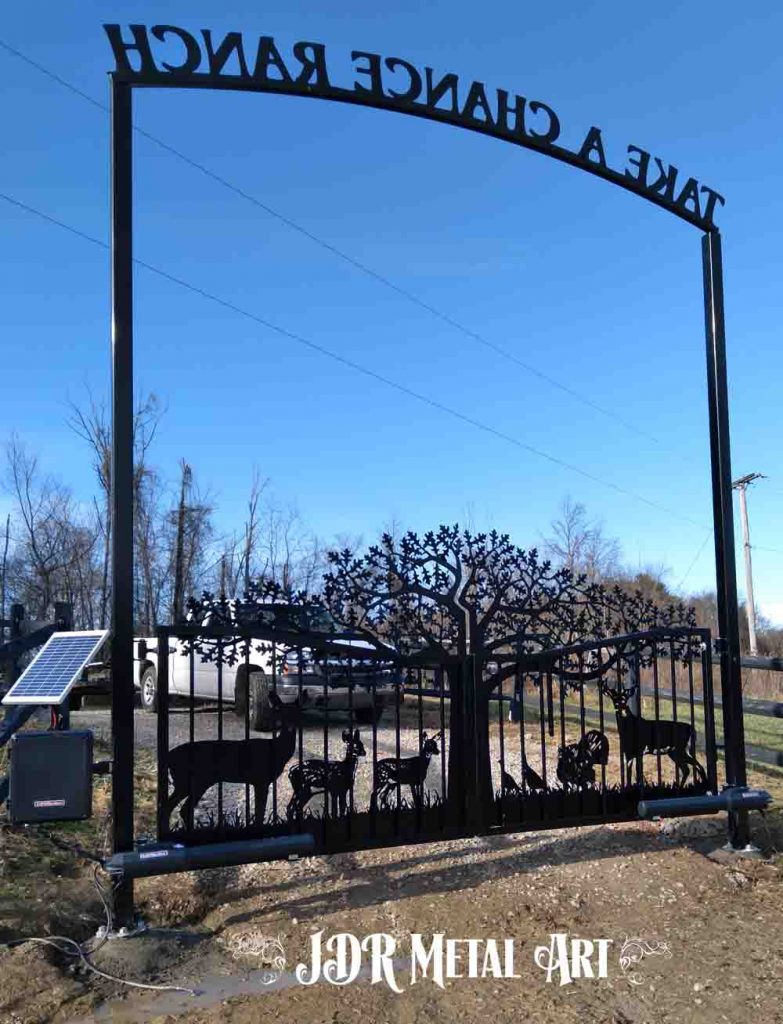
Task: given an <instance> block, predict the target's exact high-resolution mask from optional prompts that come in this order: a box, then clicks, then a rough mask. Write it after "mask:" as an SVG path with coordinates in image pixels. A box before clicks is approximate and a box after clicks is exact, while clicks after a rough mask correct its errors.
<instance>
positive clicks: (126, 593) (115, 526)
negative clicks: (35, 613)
mask: <svg viewBox="0 0 783 1024" xmlns="http://www.w3.org/2000/svg"><path fill="white" fill-rule="evenodd" d="M111 99H112V103H111V147H112V149H111V152H112V162H111V174H112V211H111V213H112V219H111V225H112V237H111V267H112V434H111V441H112V447H111V569H112V578H111V630H112V632H111V678H112V699H111V731H112V851H113V853H115V854H116V853H124V852H126V851H129V850H132V849H133V753H134V752H133V703H134V687H133V223H132V206H133V192H132V173H133V152H132V126H131V108H132V90H131V87H130V86H129V85H127V84H125V83H122V82H119V81H117V79H116V78H114V77H113V78H112V94H111ZM114 916H115V923H116V926H117V927H118V928H122V927H125V928H128V927H132V925H133V923H134V914H133V883H132V882H131V881H127V880H124V881H121V882H120V883H119V884H118V885H117V886H116V888H115V889H114Z"/></svg>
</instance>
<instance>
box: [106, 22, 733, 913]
mask: <svg viewBox="0 0 783 1024" xmlns="http://www.w3.org/2000/svg"><path fill="white" fill-rule="evenodd" d="M104 27H105V30H106V34H107V36H108V39H109V42H110V44H111V48H112V51H113V54H114V58H115V63H116V67H115V70H114V71H113V73H112V75H111V78H112V143H111V145H112V313H113V320H112V342H113V349H112V371H113V410H112V430H113V435H112V522H113V537H112V570H113V586H112V651H111V657H112V664H113V665H114V667H115V669H114V696H113V702H112V731H113V744H114V750H113V753H114V757H113V797H112V799H113V828H114V837H113V838H114V849H115V852H122V851H127V850H130V849H132V846H133V701H134V680H133V673H132V665H133V513H132V503H133V280H132V278H133V274H132V269H133V245H132V201H133V188H132V122H131V113H132V95H133V90H134V89H135V88H186V89H187V88H198V89H227V90H238V91H244V92H260V93H279V94H283V95H288V96H303V97H310V98H313V99H322V100H334V101H337V102H341V103H352V104H358V105H360V106H365V107H372V108H375V109H379V110H392V111H396V112H398V113H401V114H408V115H411V116H415V117H421V118H426V119H427V120H430V121H436V122H440V123H443V124H448V125H453V126H455V127H459V128H464V129H467V130H469V131H474V132H478V133H480V134H482V135H486V136H489V137H490V138H495V139H500V140H502V141H504V142H509V143H512V144H513V145H516V146H520V147H523V148H524V149H530V150H534V151H536V152H538V153H540V154H542V155H544V156H548V157H551V158H552V159H555V160H558V161H560V162H562V163H567V164H570V165H571V166H573V167H577V168H579V169H581V170H583V171H586V172H588V173H590V174H592V175H594V176H596V177H598V178H602V179H604V180H605V181H608V182H610V183H612V184H614V185H617V186H619V187H621V188H624V189H626V190H627V191H629V192H633V193H634V194H636V195H638V196H640V197H642V198H643V199H646V200H647V201H648V202H651V203H654V204H655V205H657V206H659V207H662V208H663V209H665V210H667V211H668V212H669V213H672V214H674V215H675V216H676V217H679V218H680V219H681V220H684V221H687V222H688V223H689V224H691V225H693V226H694V227H696V228H699V229H700V230H701V231H702V233H703V234H702V260H703V271H704V278H703V280H704V308H705V328H706V340H707V394H708V406H709V434H710V457H711V466H712V494H713V522H714V530H715V559H716V573H717V587H718V609H719V631H720V638H719V642H718V643H719V651H720V654H721V690H722V702H723V717H724V734H725V757H726V781H727V783H728V784H729V785H734V786H742V785H744V784H745V782H746V777H745V756H744V736H743V725H742V694H741V679H740V648H739V628H738V609H737V591H736V576H735V564H734V524H733V511H732V492H731V460H730V450H729V419H728V390H727V375H726V356H725V334H724V314H723V280H722V262H721V239H720V233H719V230H718V227H717V226H716V223H715V216H716V214H717V213H718V211H719V209H720V208H721V207H722V206H723V205H724V198H723V196H722V195H720V193H718V192H717V191H716V190H715V189H713V188H712V187H711V186H708V185H706V184H704V183H703V182H701V181H700V180H699V179H697V178H695V177H693V176H690V175H687V174H685V173H682V172H681V171H680V170H679V169H678V168H677V167H676V166H675V165H673V164H672V163H670V162H668V161H667V160H665V159H664V158H662V157H661V156H659V155H657V154H655V153H652V152H650V151H648V150H645V149H643V148H642V147H640V146H637V145H627V146H626V147H625V149H624V151H623V154H622V159H621V160H620V161H619V162H615V163H614V164H613V163H612V162H611V161H610V160H609V159H608V158H607V151H612V152H614V147H613V146H611V145H608V144H607V142H606V140H605V139H604V135H603V132H602V131H601V129H600V128H598V127H596V126H589V127H587V128H585V129H584V130H583V131H582V132H581V133H580V134H579V139H580V141H579V144H578V145H577V146H576V147H575V148H573V149H569V148H567V147H566V146H564V145H563V144H562V142H561V141H560V140H561V134H562V125H561V121H560V118H559V117H558V115H557V113H556V112H555V110H554V109H553V108H552V107H551V106H550V105H549V104H547V103H545V102H543V101H542V100H538V99H530V98H528V97H526V96H522V95H519V94H517V93H513V92H510V91H508V90H505V89H500V88H497V89H491V88H489V87H488V86H486V85H485V84H484V83H482V82H478V81H467V80H465V79H461V78H460V77H459V76H458V75H456V74H453V73H445V74H444V73H441V72H439V71H436V70H435V69H433V68H431V67H426V66H425V67H420V66H417V65H416V64H414V63H412V62H410V61H408V60H405V59H403V58H402V57H397V56H392V55H389V56H385V55H382V54H378V53H372V52H367V51H362V50H354V51H352V52H351V53H350V54H337V55H335V54H334V53H332V52H327V47H326V46H325V45H324V44H322V43H316V42H311V41H299V42H295V43H294V44H293V45H292V46H290V47H281V46H279V45H278V44H276V42H275V40H274V39H273V38H272V37H270V36H258V37H253V38H247V37H245V36H243V35H242V34H241V33H239V32H228V33H226V34H225V35H218V34H215V33H213V32H211V31H210V30H208V29H203V30H200V31H198V32H195V31H194V32H191V31H187V30H185V29H183V28H179V27H177V26H174V25H153V26H151V27H149V28H147V27H146V26H143V25H129V26H127V27H125V28H123V27H122V26H120V25H106V26H104ZM541 693H542V694H543V690H541ZM542 700H543V697H542ZM656 700H657V698H656ZM550 717H551V715H550ZM542 720H543V719H542ZM583 731H584V724H583ZM501 732H502V729H501ZM583 738H584V737H583ZM300 747H301V743H300ZM300 756H301V751H300ZM659 773H660V755H659ZM505 797H507V794H505ZM505 797H504V791H501V804H502V802H503V799H504V798H505ZM731 832H732V842H733V844H734V845H735V846H737V847H741V846H744V845H746V843H747V840H748V833H747V812H733V813H732V815H731ZM131 906H132V890H131V887H130V884H128V883H126V884H125V886H124V888H122V889H121V891H120V892H119V893H118V904H117V912H118V915H119V917H120V918H122V917H123V916H124V915H125V916H127V914H128V913H129V912H130V908H131Z"/></svg>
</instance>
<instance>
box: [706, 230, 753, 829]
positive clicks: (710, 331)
mask: <svg viewBox="0 0 783 1024" xmlns="http://www.w3.org/2000/svg"><path fill="white" fill-rule="evenodd" d="M701 253H702V265H703V270H704V322H705V330H706V337H707V399H708V404H709V419H710V463H711V466H712V509H713V524H714V527H715V574H716V581H717V590H718V595H717V596H718V629H719V632H720V652H719V653H720V677H721V696H722V700H723V741H724V745H725V746H724V753H725V757H726V783H727V784H728V785H729V786H745V785H747V776H746V770H745V729H744V723H743V718H742V672H741V666H740V642H739V611H738V607H737V569H736V563H735V554H734V509H733V505H732V501H733V498H732V489H731V451H730V444H729V396H728V380H727V373H726V332H725V324H724V318H723V261H722V255H721V240H720V234H719V233H718V232H717V231H710V232H707V234H705V235H704V236H703V238H702V243H701ZM749 839H750V833H749V830H748V812H747V811H731V812H729V843H730V845H731V846H732V847H733V848H734V849H743V848H744V847H746V846H747V845H748V843H749Z"/></svg>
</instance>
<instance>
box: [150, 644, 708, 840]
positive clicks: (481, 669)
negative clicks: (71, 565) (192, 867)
mask: <svg viewBox="0 0 783 1024" xmlns="http://www.w3.org/2000/svg"><path fill="white" fill-rule="evenodd" d="M167 651H168V652H169V653H168V656H166V657H163V656H161V652H167ZM157 661H158V677H157V684H158V686H157V700H158V821H157V826H158V827H157V831H158V838H159V839H161V840H167V841H177V842H182V843H184V844H186V845H197V844H204V843H210V842H222V841H225V840H231V839H242V838H258V837H274V836H282V835H297V834H309V835H312V836H313V837H314V841H315V847H316V850H317V851H319V852H322V853H330V852H337V851H342V850H349V849H361V848H364V847H371V846H390V845H398V844H403V843H415V842H429V841H434V840H441V839H450V838H459V837H464V836H474V835H484V834H491V833H493V832H502V831H518V830H523V829H530V828H553V827H558V826H564V825H576V824H590V823H598V822H608V821H620V820H627V819H632V818H634V817H636V808H637V804H638V802H639V800H641V799H645V798H648V799H649V798H656V797H662V796H686V795H693V794H696V793H706V792H717V787H718V782H717V757H716V744H715V729H714V709H713V695H712V660H711V642H710V634H709V632H708V631H706V630H699V629H685V628H683V629H666V630H653V631H649V632H646V633H637V634H632V635H630V636H626V637H615V638H610V639H606V640H600V641H591V642H589V643H585V644H579V645H575V646H571V647H563V648H556V649H550V650H547V651H541V652H539V653H537V654H534V655H530V654H527V655H524V656H520V657H517V656H515V655H513V654H511V653H509V654H508V655H498V656H497V657H496V658H495V659H494V660H493V661H491V662H485V663H484V662H481V661H480V660H479V659H478V658H476V657H475V656H468V657H457V656H446V655H444V656H443V657H441V658H440V659H439V660H433V659H432V658H431V657H428V656H424V655H422V656H413V657H400V656H398V655H397V654H396V652H394V651H393V650H392V649H391V648H389V650H388V652H386V651H383V650H380V651H379V650H377V649H375V650H371V649H369V646H368V647H367V648H366V649H365V647H363V646H362V645H361V644H356V643H354V642H350V641H345V640H344V639H343V640H341V639H340V638H339V637H334V636H330V637H324V636H323V635H315V634H313V635H307V636H302V635H300V634H298V635H296V636H283V635H281V634H279V633H275V632H273V631H266V632H265V631H260V632H259V630H257V629H256V630H255V631H253V632H252V633H251V632H250V631H240V630H237V629H236V627H232V628H231V631H230V632H229V631H227V630H221V629H217V628H212V629H207V628H200V627H195V626H182V627H179V626H178V627H166V628H161V629H159V630H158V633H157Z"/></svg>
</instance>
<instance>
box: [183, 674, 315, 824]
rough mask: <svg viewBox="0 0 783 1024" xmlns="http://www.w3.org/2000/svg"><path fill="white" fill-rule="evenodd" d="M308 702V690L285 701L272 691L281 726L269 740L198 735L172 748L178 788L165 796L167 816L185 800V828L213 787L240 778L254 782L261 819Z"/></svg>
mask: <svg viewBox="0 0 783 1024" xmlns="http://www.w3.org/2000/svg"><path fill="white" fill-rule="evenodd" d="M306 702H307V695H306V694H305V695H303V697H302V699H301V701H299V700H296V701H294V702H293V703H292V704H283V702H282V701H281V700H280V698H279V697H278V696H277V694H276V693H270V694H269V703H270V704H271V705H272V707H273V708H274V709H275V715H276V717H275V728H279V729H280V732H278V733H277V735H273V736H272V737H271V738H270V739H260V738H258V739H256V738H254V739H247V740H196V741H195V742H194V743H183V744H181V745H180V746H178V747H174V749H173V750H170V751H169V755H168V770H169V775H170V776H171V781H172V783H173V787H174V788H173V790H172V792H171V793H170V795H169V797H168V799H167V801H166V815H167V818H168V817H170V816H171V813H172V812H173V810H174V808H175V807H176V806H177V804H178V803H179V802H180V800H183V801H184V802H183V804H182V807H181V808H180V812H179V813H180V817H181V818H182V821H183V824H184V825H185V827H186V828H187V827H188V826H189V823H190V820H191V815H192V812H193V811H194V810H195V808H196V806H197V804H198V802H199V800H201V798H202V797H203V796H204V794H205V793H206V791H207V790H208V789H209V788H210V787H211V786H214V785H216V784H217V783H224V782H234V783H236V782H238V783H246V784H249V785H251V786H252V787H253V797H254V801H255V819H256V822H257V823H261V822H263V820H264V815H265V813H266V801H267V796H268V795H269V787H270V786H271V785H272V784H273V783H274V782H275V780H276V779H278V778H279V777H280V776H281V775H282V774H283V769H284V768H285V766H286V764H287V763H288V762H289V761H290V760H291V757H292V756H293V753H294V749H295V747H296V733H297V730H296V719H297V718H298V716H299V712H300V710H301V708H302V706H303V705H304V704H305V703H306Z"/></svg>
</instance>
